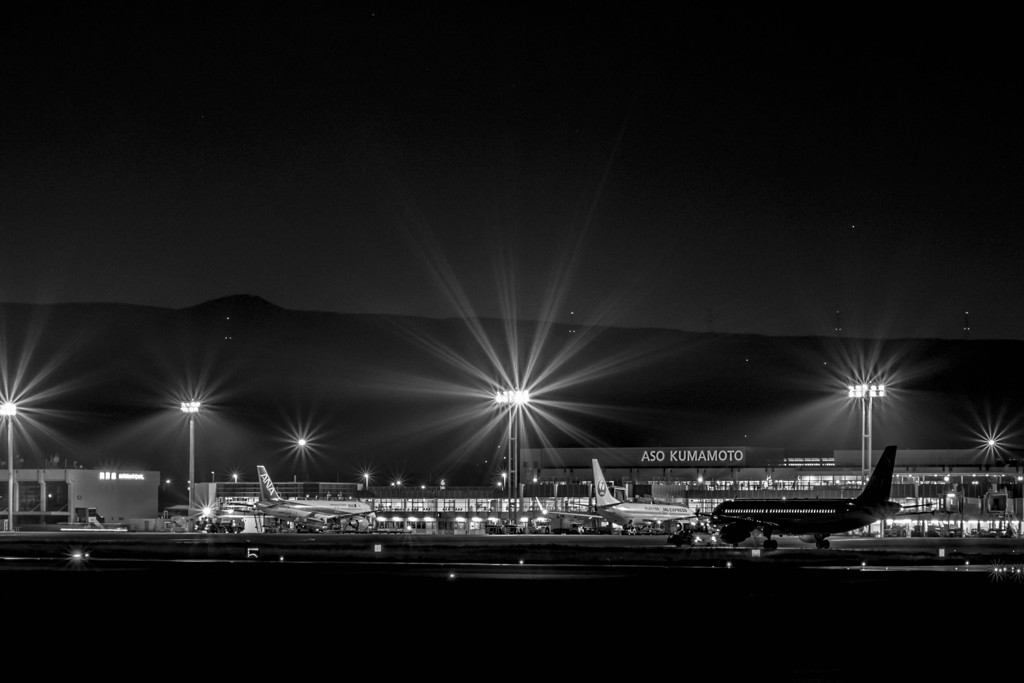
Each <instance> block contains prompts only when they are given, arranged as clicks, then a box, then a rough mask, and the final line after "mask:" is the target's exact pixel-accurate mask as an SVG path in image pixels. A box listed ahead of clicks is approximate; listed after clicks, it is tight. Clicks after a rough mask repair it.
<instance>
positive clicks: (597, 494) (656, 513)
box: [537, 458, 697, 542]
mask: <svg viewBox="0 0 1024 683" xmlns="http://www.w3.org/2000/svg"><path fill="white" fill-rule="evenodd" d="M591 465H592V466H593V470H594V498H595V501H596V505H595V507H594V511H593V512H574V511H568V510H545V509H544V508H543V507H541V512H542V513H543V514H545V515H547V516H559V517H578V518H581V519H603V520H606V521H608V522H610V523H612V524H618V525H619V526H621V527H622V528H623V530H624V531H625V532H626V533H627V534H634V533H636V532H637V530H638V528H639V527H640V526H650V525H665V524H672V523H676V524H678V525H679V526H680V527H682V526H683V525H684V524H687V523H691V522H696V521H697V512H696V511H694V510H693V508H689V507H686V506H685V505H661V504H652V503H623V502H622V501H620V500H619V499H618V498H616V497H615V496H613V495H612V494H611V491H609V490H608V483H607V482H606V481H605V479H604V473H603V472H602V471H601V465H600V464H598V462H597V459H596V458H594V459H592V460H591ZM537 505H538V507H540V501H539V500H537ZM673 536H674V534H673ZM669 540H670V542H672V540H673V539H672V537H670V539H669Z"/></svg>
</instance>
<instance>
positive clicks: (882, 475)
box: [855, 446, 896, 505]
mask: <svg viewBox="0 0 1024 683" xmlns="http://www.w3.org/2000/svg"><path fill="white" fill-rule="evenodd" d="M895 465H896V446H886V447H885V450H884V451H882V457H880V458H879V459H878V464H876V465H875V469H874V470H873V471H872V472H871V478H870V479H868V483H867V485H866V486H865V487H864V490H863V491H861V494H860V495H859V496H857V499H856V501H855V502H857V503H859V504H861V505H881V504H882V503H885V502H886V501H888V500H889V495H890V493H891V492H892V471H893V467H894V466H895Z"/></svg>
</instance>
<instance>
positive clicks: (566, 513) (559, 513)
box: [533, 497, 604, 519]
mask: <svg viewBox="0 0 1024 683" xmlns="http://www.w3.org/2000/svg"><path fill="white" fill-rule="evenodd" d="M533 501H534V502H535V503H536V504H537V507H538V508H539V509H540V512H541V514H542V515H544V516H545V517H570V518H576V519H604V517H602V516H601V515H599V514H597V513H596V512H577V511H574V510H548V509H547V508H545V507H544V506H543V505H541V504H540V499H539V498H537V497H534V499H533Z"/></svg>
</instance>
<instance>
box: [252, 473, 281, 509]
mask: <svg viewBox="0 0 1024 683" xmlns="http://www.w3.org/2000/svg"><path fill="white" fill-rule="evenodd" d="M256 474H257V475H259V476H258V477H257V479H259V480H260V501H262V502H264V503H267V502H270V501H273V500H281V494H279V493H278V492H277V488H276V487H275V486H274V481H273V480H272V479H271V478H270V475H269V474H267V468H266V467H264V466H263V465H257V466H256Z"/></svg>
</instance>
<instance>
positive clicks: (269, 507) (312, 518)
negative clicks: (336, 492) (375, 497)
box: [256, 500, 373, 526]
mask: <svg viewBox="0 0 1024 683" xmlns="http://www.w3.org/2000/svg"><path fill="white" fill-rule="evenodd" d="M256 510H257V511H259V512H262V513H263V514H265V515H270V516H271V517H276V518H278V519H282V520H285V521H289V522H300V523H302V524H308V525H313V526H329V525H331V524H343V523H345V522H346V521H348V520H355V519H356V518H357V517H359V516H364V517H365V518H367V519H368V518H369V517H370V516H371V515H372V514H373V511H372V510H371V509H370V507H369V506H368V505H365V504H363V503H356V502H350V501H330V502H324V501H316V502H310V503H307V502H305V501H299V500H279V501H260V502H258V503H256Z"/></svg>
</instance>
